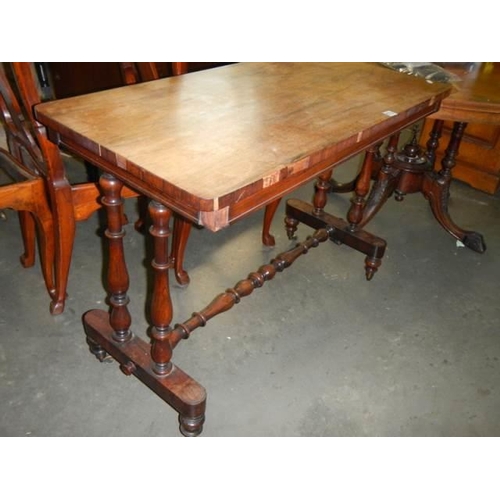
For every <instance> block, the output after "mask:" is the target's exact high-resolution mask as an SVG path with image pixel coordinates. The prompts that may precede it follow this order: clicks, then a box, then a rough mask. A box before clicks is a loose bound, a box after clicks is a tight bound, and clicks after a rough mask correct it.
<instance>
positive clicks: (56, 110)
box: [36, 63, 450, 231]
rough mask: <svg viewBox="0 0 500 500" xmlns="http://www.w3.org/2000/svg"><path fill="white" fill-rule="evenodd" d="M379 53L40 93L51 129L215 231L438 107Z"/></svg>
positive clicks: (432, 89)
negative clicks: (74, 93)
mask: <svg viewBox="0 0 500 500" xmlns="http://www.w3.org/2000/svg"><path fill="white" fill-rule="evenodd" d="M449 91H450V89H449V86H448V85H444V84H429V83H427V82H425V81H423V80H420V79H416V78H413V77H409V76H407V75H401V74H398V73H396V72H393V71H391V70H388V69H387V68H384V67H382V66H380V65H378V64H376V63H275V64H273V63H241V64H235V65H230V66H225V67H222V68H216V69H211V70H207V71H203V72H199V73H194V74H189V75H184V76H179V77H176V78H170V79H162V80H158V81H153V82H148V83H144V84H139V85H134V86H130V87H123V88H118V89H113V90H109V91H104V92H98V93H94V94H89V95H83V96H79V97H74V98H69V99H63V100H59V101H54V102H48V103H43V104H41V105H38V106H37V107H36V116H37V119H38V120H39V121H40V122H41V123H43V124H44V125H46V126H47V127H48V129H49V130H50V132H51V134H52V136H51V138H52V140H54V141H55V142H57V143H58V144H59V145H61V146H66V147H68V148H69V149H70V150H71V151H72V152H76V153H79V154H81V155H82V156H83V157H84V158H85V159H87V160H90V161H93V162H94V163H96V164H97V165H99V166H100V167H102V168H103V169H104V170H107V171H112V173H113V175H116V176H117V177H119V178H120V179H121V180H123V181H124V182H125V183H126V184H128V185H130V186H131V187H133V188H135V189H137V190H139V191H140V192H143V193H145V194H147V195H150V196H151V197H152V198H155V199H157V200H159V201H160V202H161V203H163V204H165V205H166V206H168V207H169V208H171V209H172V210H174V211H175V212H177V213H179V214H181V215H184V216H185V217H187V218H188V219H190V220H192V221H194V222H196V223H198V224H200V225H203V226H206V227H208V228H209V229H211V230H214V231H216V230H219V229H221V228H223V227H225V226H227V225H228V224H230V223H231V222H233V221H235V220H237V219H238V218H240V217H242V216H244V215H245V214H247V213H249V212H250V211H252V210H256V209H258V208H260V207H262V206H264V205H266V204H267V203H269V202H270V201H273V200H275V199H277V198H279V197H282V196H283V195H285V194H286V193H288V192H290V191H291V190H293V189H294V188H296V187H297V186H298V185H300V184H303V183H304V182H306V181H307V180H309V179H313V178H314V177H316V176H317V175H318V174H319V173H321V172H322V171H324V170H325V169H327V168H328V167H330V166H332V164H335V163H338V162H340V161H344V160H346V159H347V158H349V157H350V156H353V155H355V154H358V153H360V152H362V151H363V150H365V149H366V148H367V147H369V146H370V145H371V144H374V143H376V142H377V141H381V140H382V139H384V138H385V137H387V136H388V135H389V134H390V133H394V132H396V131H398V130H401V129H402V128H404V127H405V126H407V125H408V124H409V123H413V122H414V121H416V120H418V119H419V118H421V117H424V116H426V115H428V114H429V113H431V112H433V111H436V110H437V109H438V107H439V103H440V100H441V99H442V98H443V97H444V96H446V95H447V94H448V93H449Z"/></svg>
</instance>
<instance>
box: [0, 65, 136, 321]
mask: <svg viewBox="0 0 500 500" xmlns="http://www.w3.org/2000/svg"><path fill="white" fill-rule="evenodd" d="M11 70H12V74H13V77H14V80H15V82H16V84H17V89H16V90H17V94H18V95H19V97H20V99H21V103H22V106H20V105H19V103H17V101H15V97H14V93H13V92H11V93H10V94H11V96H12V98H13V102H16V103H15V104H14V108H15V109H16V114H18V116H19V112H21V111H22V112H23V118H22V119H19V120H16V121H12V122H11V123H10V127H9V129H8V144H9V149H10V151H11V154H12V155H13V156H15V157H16V158H17V160H18V161H19V162H21V163H22V164H23V165H25V162H26V159H27V155H26V149H27V144H30V145H31V147H32V148H35V149H36V150H37V151H38V158H39V164H38V165H37V168H38V169H39V171H40V172H41V174H42V175H43V176H44V180H45V183H46V187H47V191H48V195H49V203H50V207H51V210H52V217H53V225H54V231H53V232H54V245H55V259H54V285H55V292H54V293H53V294H51V297H52V301H51V304H50V312H51V313H52V314H54V315H55V314H60V313H62V312H63V310H64V305H65V300H66V290H67V284H68V276H69V269H70V265H71V255H72V252H73V244H74V238H75V229H76V222H77V221H81V220H86V219H88V218H89V217H90V216H91V215H92V214H93V213H94V212H95V211H96V210H98V209H99V208H101V206H102V205H101V203H100V191H99V188H98V186H97V184H96V183H94V182H89V183H82V184H76V185H71V184H70V183H69V182H68V180H67V178H66V176H65V167H64V164H63V161H62V157H61V155H60V152H59V149H58V147H57V146H56V145H54V144H53V143H52V142H50V141H49V140H48V139H47V137H46V135H45V129H44V128H43V127H42V126H41V125H40V124H39V123H38V122H37V121H36V120H35V118H34V115H33V107H34V106H35V105H36V104H38V103H39V102H40V96H39V92H38V88H37V86H36V83H35V77H34V73H33V67H32V65H31V63H27V62H14V63H11ZM48 165H50V168H47V167H48ZM122 196H123V197H125V198H129V197H136V196H137V193H135V192H134V191H132V190H130V189H128V188H126V189H124V191H123V193H122ZM21 228H22V232H23V235H24V241H25V242H26V245H27V251H26V253H27V255H28V257H30V256H31V255H32V253H33V252H32V248H33V246H34V245H33V243H32V242H34V224H33V223H32V222H31V221H30V219H29V217H21Z"/></svg>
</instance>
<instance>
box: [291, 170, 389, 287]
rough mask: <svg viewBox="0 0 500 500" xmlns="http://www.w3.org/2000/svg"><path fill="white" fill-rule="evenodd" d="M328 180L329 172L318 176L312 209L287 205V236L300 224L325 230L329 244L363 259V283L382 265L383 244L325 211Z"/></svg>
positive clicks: (295, 202) (302, 204)
mask: <svg viewBox="0 0 500 500" xmlns="http://www.w3.org/2000/svg"><path fill="white" fill-rule="evenodd" d="M362 175H368V174H367V173H365V174H362ZM331 177H332V170H329V171H327V172H325V173H323V174H322V175H320V176H319V178H318V180H317V183H316V191H315V194H314V198H313V204H312V205H311V204H309V203H306V202H304V201H301V200H296V199H291V200H288V201H287V204H286V217H285V226H286V231H287V235H288V237H289V238H292V237H293V236H294V234H295V231H296V229H297V226H298V223H299V222H302V223H304V224H306V225H307V226H309V227H312V228H314V229H321V228H326V227H328V228H329V233H328V234H329V239H330V240H331V241H333V242H334V243H337V244H339V245H340V244H345V245H347V246H349V247H351V248H354V249H355V250H357V251H359V252H361V253H363V254H365V255H366V258H365V274H366V279H367V280H371V279H372V278H373V276H374V274H375V272H376V271H377V269H378V268H379V266H380V264H381V263H382V257H383V255H384V252H385V248H386V242H385V241H384V240H383V239H381V238H378V237H377V236H374V235H372V234H370V233H368V232H366V231H363V230H362V229H359V228H356V230H353V228H352V223H351V222H348V221H345V220H343V219H340V218H338V217H335V216H333V215H331V214H328V213H327V212H325V211H324V208H325V206H326V202H327V196H328V191H329V189H330V185H331V184H330V180H331Z"/></svg>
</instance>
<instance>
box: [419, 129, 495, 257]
mask: <svg viewBox="0 0 500 500" xmlns="http://www.w3.org/2000/svg"><path fill="white" fill-rule="evenodd" d="M441 126H442V125H441ZM466 126H467V124H466V123H464V122H455V123H454V125H453V130H452V133H451V137H450V142H449V143H448V147H447V148H446V151H445V154H444V157H443V159H442V161H441V170H440V171H439V172H435V171H431V172H428V173H427V175H426V176H425V177H424V181H423V185H422V193H423V195H424V196H425V198H426V199H427V200H428V201H429V204H430V206H431V209H432V213H433V214H434V217H435V218H436V219H437V221H438V222H439V223H440V224H441V226H442V227H443V228H444V229H445V230H446V231H448V232H449V233H450V234H451V235H452V236H454V237H455V238H456V239H458V240H460V241H461V242H462V243H463V244H464V245H465V246H466V247H468V248H470V249H471V250H474V251H476V252H479V253H483V252H485V251H486V244H485V242H484V238H483V236H482V235H481V234H480V233H477V232H475V231H466V230H464V229H462V228H460V227H459V226H457V225H456V224H455V223H454V222H453V221H452V219H451V217H450V215H449V213H448V200H449V195H450V192H449V191H450V183H451V179H452V171H453V167H454V166H455V164H456V156H457V154H458V150H459V147H460V142H461V141H462V137H463V135H464V131H465V127H466ZM440 130H441V129H440V128H439V127H436V130H435V129H433V133H434V132H435V133H436V136H435V137H434V140H436V141H437V138H438V135H437V134H438V133H440ZM432 140H433V138H432V137H431V141H432ZM431 146H432V147H434V145H433V143H432V142H431ZM436 147H437V144H436ZM432 154H433V151H431V157H432Z"/></svg>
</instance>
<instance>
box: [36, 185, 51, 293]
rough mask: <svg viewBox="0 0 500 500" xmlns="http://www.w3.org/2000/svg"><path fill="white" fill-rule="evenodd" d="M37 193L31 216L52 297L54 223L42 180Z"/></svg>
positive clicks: (41, 262)
mask: <svg viewBox="0 0 500 500" xmlns="http://www.w3.org/2000/svg"><path fill="white" fill-rule="evenodd" d="M36 191H37V195H36V196H35V197H34V205H33V209H32V210H33V212H32V213H33V216H34V217H33V218H31V219H32V220H33V219H34V220H35V221H36V223H37V224H38V228H39V231H38V241H39V245H40V265H41V268H42V273H43V278H44V280H45V286H46V287H47V290H48V292H49V295H50V296H51V298H52V299H54V298H55V297H56V285H55V282H54V262H55V246H54V223H53V218H52V213H51V211H50V208H49V205H48V203H47V199H46V197H45V196H46V195H45V186H44V184H43V183H42V182H40V183H38V185H37V187H36Z"/></svg>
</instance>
